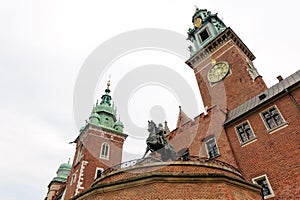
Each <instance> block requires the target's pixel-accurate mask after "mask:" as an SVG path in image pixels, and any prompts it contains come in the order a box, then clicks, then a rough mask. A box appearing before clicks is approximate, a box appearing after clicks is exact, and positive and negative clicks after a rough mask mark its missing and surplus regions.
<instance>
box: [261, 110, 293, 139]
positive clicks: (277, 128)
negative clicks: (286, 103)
mask: <svg viewBox="0 0 300 200" xmlns="http://www.w3.org/2000/svg"><path fill="white" fill-rule="evenodd" d="M272 108H275V109H276V111H277V112H278V114H279V115H280V117H281V118H282V120H283V123H282V124H280V125H278V126H276V127H274V128H271V129H270V128H269V126H268V124H267V122H266V120H265V118H264V116H263V115H262V113H263V112H265V111H268V110H270V109H272ZM259 115H260V117H261V119H262V121H263V123H264V125H265V127H266V129H267V133H269V134H271V133H273V132H275V131H277V130H279V129H280V128H284V127H285V126H287V125H288V122H287V121H286V120H285V119H284V117H283V115H282V114H281V112H280V110H279V109H278V107H277V106H276V105H272V106H269V107H268V108H266V109H264V110H263V111H261V112H260V113H259Z"/></svg>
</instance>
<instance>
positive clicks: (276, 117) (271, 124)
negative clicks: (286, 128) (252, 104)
mask: <svg viewBox="0 0 300 200" xmlns="http://www.w3.org/2000/svg"><path fill="white" fill-rule="evenodd" d="M261 116H262V118H263V120H264V122H265V125H266V127H267V129H268V130H273V129H275V128H277V127H280V126H281V125H284V124H286V121H285V120H284V119H283V117H282V116H281V114H280V113H279V111H278V109H277V108H276V107H275V106H272V107H271V108H269V109H267V110H265V111H263V112H262V113H261Z"/></svg>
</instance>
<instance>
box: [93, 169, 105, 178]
mask: <svg viewBox="0 0 300 200" xmlns="http://www.w3.org/2000/svg"><path fill="white" fill-rule="evenodd" d="M98 171H101V174H102V173H103V171H104V169H103V168H101V167H96V171H95V178H94V179H97V174H98ZM100 177H101V176H100ZM100 177H98V178H100Z"/></svg>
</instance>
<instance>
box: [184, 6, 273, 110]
mask: <svg viewBox="0 0 300 200" xmlns="http://www.w3.org/2000/svg"><path fill="white" fill-rule="evenodd" d="M192 22H193V24H194V27H193V28H190V29H189V30H188V40H190V41H191V42H192V45H191V46H189V49H190V55H191V57H190V58H189V59H188V60H187V61H186V63H187V64H188V65H189V66H190V67H191V68H192V69H193V70H194V73H195V75H196V79H197V82H198V86H199V89H200V93H201V96H202V99H203V104H204V106H207V107H208V108H210V107H213V106H219V107H220V108H221V109H223V110H224V111H225V112H226V111H228V110H232V109H234V108H236V107H237V106H239V105H241V104H242V103H243V102H245V101H247V100H249V99H250V98H252V97H254V96H256V95H258V94H260V93H261V92H263V91H264V90H265V89H267V87H266V85H265V83H264V81H263V79H262V77H261V76H260V75H259V73H258V72H257V70H256V68H255V67H254V66H253V63H252V61H253V60H254V59H255V56H254V55H253V54H252V52H251V51H250V50H249V49H248V47H247V46H246V45H245V44H244V43H243V41H242V40H241V39H240V38H239V37H238V36H237V35H236V34H235V33H234V31H233V30H232V29H231V28H230V27H227V26H226V25H225V24H224V22H223V21H222V20H221V19H220V18H219V17H218V16H217V14H212V13H211V12H210V11H207V10H206V9H198V8H197V9H196V12H195V14H194V15H193V18H192Z"/></svg>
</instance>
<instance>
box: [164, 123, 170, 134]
mask: <svg viewBox="0 0 300 200" xmlns="http://www.w3.org/2000/svg"><path fill="white" fill-rule="evenodd" d="M165 131H166V135H169V133H170V132H171V131H170V129H169V126H168V122H167V121H165Z"/></svg>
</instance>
